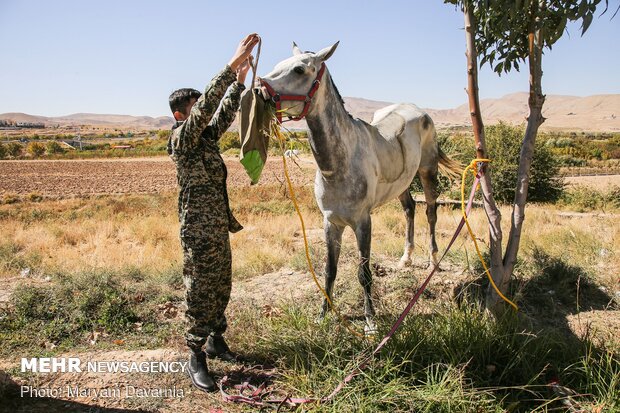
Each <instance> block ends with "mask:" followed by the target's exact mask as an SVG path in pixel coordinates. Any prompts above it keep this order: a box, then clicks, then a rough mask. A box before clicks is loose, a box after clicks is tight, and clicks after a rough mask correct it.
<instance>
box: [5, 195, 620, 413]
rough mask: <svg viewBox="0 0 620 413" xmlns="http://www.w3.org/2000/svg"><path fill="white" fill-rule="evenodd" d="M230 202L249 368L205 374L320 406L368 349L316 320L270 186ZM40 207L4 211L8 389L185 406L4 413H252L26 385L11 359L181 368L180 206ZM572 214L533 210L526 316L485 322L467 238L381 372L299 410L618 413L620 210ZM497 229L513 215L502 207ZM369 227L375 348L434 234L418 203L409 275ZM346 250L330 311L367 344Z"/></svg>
mask: <svg viewBox="0 0 620 413" xmlns="http://www.w3.org/2000/svg"><path fill="white" fill-rule="evenodd" d="M298 192H299V197H300V203H301V204H302V205H304V207H303V214H304V217H305V219H306V226H307V227H308V228H309V231H308V233H309V239H310V242H311V247H312V256H313V261H314V263H315V266H316V267H317V268H320V269H322V267H323V262H324V254H325V252H324V248H325V246H324V243H323V241H322V218H321V216H320V213H319V211H318V209H317V208H316V206H315V202H314V197H313V195H312V188H311V186H310V185H305V186H303V187H300V188H299V189H298ZM230 198H231V201H232V204H233V207H234V210H235V212H236V215H237V217H238V218H239V220H240V221H241V222H242V223H243V224H244V226H245V230H244V231H241V232H240V233H238V234H234V235H232V239H231V242H232V247H233V273H234V274H233V279H234V281H233V282H234V290H233V298H232V301H231V304H230V306H229V309H228V316H229V320H230V328H229V331H228V333H227V336H228V338H229V341H230V343H231V347H232V348H233V350H235V351H238V352H239V353H241V354H243V355H244V357H245V359H246V360H247V361H246V363H245V364H243V365H242V367H240V366H239V365H235V364H228V363H220V362H214V363H212V366H213V371H214V372H215V374H216V375H217V376H218V377H222V376H223V375H229V376H231V377H232V379H233V380H241V379H242V378H243V379H250V380H251V381H252V382H259V381H261V380H267V381H268V382H269V383H270V385H271V386H272V387H273V388H274V389H277V390H278V391H279V392H280V393H281V394H290V395H293V396H304V397H322V396H325V395H327V394H329V393H330V392H331V390H332V389H333V388H334V387H335V386H336V385H337V384H338V382H339V381H340V380H341V379H342V378H343V377H344V376H345V375H346V374H347V372H349V371H350V370H351V368H353V367H354V366H355V364H356V362H357V361H358V360H359V359H360V357H361V355H362V354H364V352H366V351H369V350H370V349H371V348H372V347H373V345H374V344H376V342H369V341H366V340H361V339H359V338H356V337H355V336H353V335H351V334H350V333H349V332H348V331H347V330H346V329H344V328H342V326H341V325H339V322H338V320H337V319H336V318H335V317H329V318H328V319H327V320H325V321H324V322H322V323H316V322H315V318H316V316H317V314H318V309H319V305H320V302H321V299H320V295H319V293H318V292H317V291H316V289H315V287H314V285H313V282H312V280H311V277H310V275H309V273H308V271H307V266H306V263H305V257H304V253H303V243H302V237H301V234H300V231H299V222H298V220H297V217H296V216H295V215H294V211H293V207H292V205H291V202H290V200H289V199H288V197H287V195H286V193H285V191H284V189H283V188H282V187H281V186H280V185H273V184H272V185H263V186H257V187H236V186H235V187H233V188H231V190H230ZM34 201H38V202H34ZM34 201H33V200H28V198H23V199H21V200H19V202H16V203H11V204H5V205H0V225H1V226H2V232H1V235H0V274H1V276H0V302H1V305H0V307H1V309H0V341H1V342H2V346H0V359H1V362H0V376H2V375H3V374H4V376H2V377H5V376H6V375H7V374H8V376H10V377H11V380H13V381H15V382H17V383H24V382H28V383H35V384H36V385H40V386H43V385H48V386H49V385H54V386H56V385H62V384H76V383H81V384H83V385H85V386H86V385H88V386H92V387H98V388H106V387H110V386H112V385H115V383H137V384H140V385H144V386H149V387H154V386H159V387H161V386H172V385H174V386H177V387H178V388H182V389H184V390H185V392H186V393H185V396H184V397H182V398H172V399H170V398H165V397H162V398H142V399H139V398H129V399H127V398H124V399H114V398H111V399H97V400H95V399H92V398H88V397H85V398H80V399H77V400H72V401H71V402H69V403H68V402H66V401H61V402H56V401H54V400H49V399H45V400H43V401H42V400H39V399H30V400H28V399H16V400H14V401H13V403H14V404H15V409H13V411H43V410H45V411H64V410H70V409H74V410H75V411H83V410H81V409H84V410H87V409H88V408H90V407H92V406H99V407H101V408H102V409H113V408H123V409H129V410H134V409H143V410H146V411H177V412H193V411H197V409H203V410H207V411H208V409H217V408H221V409H223V411H245V410H248V409H246V408H244V407H242V406H237V405H230V404H223V403H222V402H221V401H220V399H219V396H218V395H217V394H216V395H205V394H204V393H200V392H194V391H192V389H191V384H190V382H189V379H188V378H187V377H185V376H184V375H182V374H177V375H173V374H163V375H147V374H141V375H140V374H138V375H135V374H134V375H131V374H130V375H120V374H119V375H114V376H110V377H101V376H88V375H81V376H79V377H77V376H75V375H71V374H69V373H58V374H55V375H38V376H37V375H35V376H33V375H28V374H25V373H21V372H20V371H19V367H18V366H19V363H18V361H19V359H20V358H21V357H35V356H37V355H65V356H75V355H81V357H84V358H87V359H92V360H109V359H120V360H126V359H132V360H143V359H145V358H147V359H148V358H154V359H156V360H162V359H164V360H176V359H184V358H185V350H184V346H183V342H182V339H181V338H180V337H181V334H182V331H183V321H182V314H183V308H182V302H183V284H182V279H181V255H180V245H179V241H178V222H177V217H176V199H175V194H174V193H172V192H165V193H156V194H145V195H119V196H98V197H90V198H71V199H57V200H54V199H50V200H42V201H41V200H39V199H35V200H34ZM571 205H573V204H570V203H567V204H565V205H564V206H561V207H560V206H558V207H556V206H545V205H531V206H529V207H528V210H527V218H526V225H525V229H524V233H523V239H522V245H523V247H522V249H521V254H520V257H519V258H520V262H519V265H518V266H517V271H516V272H517V274H516V279H515V281H514V282H513V284H512V290H511V292H510V296H511V297H512V298H513V299H514V300H516V301H517V303H518V304H519V306H520V312H519V314H518V315H514V314H507V315H506V316H505V317H504V318H501V319H499V320H493V319H492V318H490V317H489V316H488V315H486V314H485V313H484V311H483V310H481V307H480V304H479V297H480V295H481V291H483V290H484V288H486V281H485V279H484V277H483V273H482V271H481V267H480V264H479V263H478V262H477V260H476V258H475V253H474V251H473V246H472V244H471V241H470V240H468V239H467V237H466V236H465V235H461V236H460V237H459V239H458V241H457V243H456V245H455V247H454V248H453V250H452V251H451V252H450V253H449V254H448V257H447V260H446V261H445V263H444V264H443V269H444V271H443V272H441V273H439V274H438V275H437V276H435V278H434V279H433V280H432V282H431V284H430V287H429V289H428V292H427V293H425V294H424V295H423V297H422V300H421V302H420V303H419V304H418V305H417V306H416V307H414V310H413V311H412V313H411V315H410V316H409V317H408V319H407V321H406V322H405V324H404V325H403V327H402V328H401V330H399V332H398V333H397V335H396V337H395V338H394V339H393V340H392V341H390V343H389V344H388V345H387V346H386V348H385V349H384V350H383V351H382V353H381V356H380V357H379V358H377V359H376V360H374V361H373V362H372V363H371V365H370V366H369V367H368V368H367V369H366V370H365V372H364V373H363V374H362V375H360V376H359V377H357V378H356V379H355V380H354V381H353V382H352V383H351V384H350V385H349V386H348V387H346V388H345V390H343V392H342V393H341V394H340V395H339V396H338V397H337V398H336V399H335V401H334V402H332V403H330V404H326V405H310V406H306V408H307V409H308V410H310V411H333V412H342V411H355V412H359V411H367V412H375V411H390V412H392V411H403V412H404V411H428V412H444V411H445V412H471V411H481V412H503V411H515V412H517V411H519V412H525V411H555V410H556V409H560V410H562V409H564V410H566V409H567V408H568V407H566V404H567V403H568V404H572V406H573V408H575V409H576V408H577V407H576V406H577V405H580V406H581V407H582V408H583V409H585V410H584V411H601V412H603V411H605V412H608V411H620V390H619V386H620V355H619V351H620V340H619V339H618V337H619V336H620V334H619V332H620V312H619V302H620V277H619V274H620V265H619V264H618V262H619V260H618V251H620V248H619V247H620V227H619V226H618V225H617V222H618V216H619V213H620V211H619V210H618V209H617V208H615V207H613V206H612V207H607V206H606V208H605V211H601V210H600V209H597V205H589V206H585V207H583V208H572V207H571ZM574 209H579V210H581V211H589V212H586V213H577V212H572V211H571V210H574ZM502 213H503V215H504V217H508V216H509V210H508V209H506V208H504V209H502ZM373 219H374V221H373V245H372V259H373V262H374V263H375V264H376V265H375V266H374V268H375V273H376V276H375V277H374V281H375V283H374V287H373V288H374V295H375V301H376V305H377V310H378V321H379V325H380V329H381V333H384V332H385V331H387V329H388V328H389V326H390V325H391V323H392V322H393V321H394V319H395V318H396V317H397V315H398V314H399V312H400V311H401V310H402V308H403V307H404V305H405V304H406V302H407V301H408V299H409V297H410V296H411V295H412V293H413V292H414V291H415V289H416V287H417V286H418V285H419V283H420V282H421V281H422V280H423V278H424V277H425V276H426V273H427V269H426V266H427V265H428V262H427V261H426V257H427V256H428V250H427V243H428V229H427V224H426V218H425V214H424V207H423V205H422V206H421V207H419V208H418V209H417V212H416V223H417V224H416V241H415V245H416V253H415V255H416V257H417V259H416V260H415V262H414V265H413V266H412V267H410V268H407V269H404V270H398V269H397V268H396V263H397V261H398V258H399V257H400V255H401V254H402V247H403V244H404V233H405V222H404V217H403V213H402V210H401V208H400V206H399V204H398V203H397V202H393V203H390V204H388V205H385V206H383V207H381V208H380V209H379V210H377V211H376V212H375V213H374V215H373ZM458 220H459V212H458V211H457V210H452V209H450V208H448V207H442V208H441V209H440V212H439V222H438V226H437V228H438V229H437V233H438V235H439V244H440V250H442V249H443V248H444V246H445V245H446V243H447V241H448V239H449V237H450V236H451V235H452V231H453V229H454V227H455V226H456V223H457V222H458ZM506 221H509V219H504V223H505V224H506ZM472 222H473V228H474V230H475V232H476V234H477V235H478V237H479V238H480V239H481V240H483V239H485V238H486V236H485V233H486V231H487V226H486V221H485V217H484V214H483V212H482V211H481V210H475V211H474V213H473V218H472ZM505 230H506V232H507V228H506V229H505ZM483 243H484V241H483ZM354 244H355V243H354V238H353V234H352V232H351V231H350V230H347V231H346V232H345V237H344V241H343V252H342V258H341V264H340V271H339V276H338V279H337V283H336V304H337V306H338V307H339V308H340V309H341V311H342V312H343V313H344V314H345V316H346V317H347V318H349V319H350V320H352V321H353V324H354V326H355V327H356V328H360V329H361V328H362V323H361V320H362V292H361V287H360V286H359V284H358V282H357V277H356V276H355V269H356V262H357V252H356V251H355V248H354ZM2 371H4V372H5V373H2ZM2 377H0V379H2ZM555 377H557V378H558V379H559V380H560V384H561V385H562V386H564V387H565V388H568V389H571V390H572V391H574V392H576V395H574V396H572V397H571V398H570V399H568V398H566V397H564V396H562V394H561V393H562V390H557V389H558V388H556V390H557V391H554V390H553V389H552V388H551V387H550V386H548V383H549V382H550V381H551V379H552V378H555ZM5 378H6V377H5ZM0 382H2V380H0ZM7 388H8V389H9V390H6V389H7ZM5 390H6V391H10V387H6V386H5ZM5 395H6V394H5ZM0 396H1V395H0ZM67 406H68V407H67ZM103 411H105V410H103ZM213 411H216V410H213ZM575 411H576V410H575Z"/></svg>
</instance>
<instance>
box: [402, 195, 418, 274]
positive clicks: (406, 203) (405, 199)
mask: <svg viewBox="0 0 620 413" xmlns="http://www.w3.org/2000/svg"><path fill="white" fill-rule="evenodd" d="M398 199H399V200H400V203H401V205H402V206H403V209H404V210H405V219H406V220H407V235H406V237H405V252H404V253H403V256H402V258H401V259H400V261H399V262H398V267H399V268H404V267H406V266H407V265H410V264H411V255H412V254H413V229H414V228H413V222H414V220H415V201H414V200H413V198H412V197H411V192H409V189H407V190H406V191H405V192H403V193H402V194H400V196H399V197H398Z"/></svg>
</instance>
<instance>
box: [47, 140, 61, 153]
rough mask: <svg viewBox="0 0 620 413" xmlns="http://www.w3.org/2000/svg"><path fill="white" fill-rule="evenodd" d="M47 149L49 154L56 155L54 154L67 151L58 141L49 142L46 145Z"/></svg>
mask: <svg viewBox="0 0 620 413" xmlns="http://www.w3.org/2000/svg"><path fill="white" fill-rule="evenodd" d="M45 151H46V152H47V154H48V155H54V154H59V153H64V152H65V150H64V149H63V147H62V146H60V144H59V143H58V142H56V141H49V142H47V144H46V145H45Z"/></svg>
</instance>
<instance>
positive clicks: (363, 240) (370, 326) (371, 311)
mask: <svg viewBox="0 0 620 413" xmlns="http://www.w3.org/2000/svg"><path fill="white" fill-rule="evenodd" d="M371 229H372V225H371V220H370V214H369V215H368V216H367V217H365V218H364V219H363V220H362V221H361V222H360V223H358V225H357V227H356V228H355V237H356V238H357V249H358V251H359V259H360V261H359V268H358V273H357V277H358V279H359V281H360V284H361V285H362V287H363V288H364V316H365V317H366V326H365V327H364V331H365V332H366V334H367V335H371V334H374V333H376V331H377V326H376V324H375V321H374V317H375V308H374V306H373V304H372V296H371V287H372V273H371V272H370V240H371Z"/></svg>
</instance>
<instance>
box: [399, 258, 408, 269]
mask: <svg viewBox="0 0 620 413" xmlns="http://www.w3.org/2000/svg"><path fill="white" fill-rule="evenodd" d="M409 266H411V258H401V259H400V261H398V268H399V269H401V270H402V269H403V268H407V267H409Z"/></svg>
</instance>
